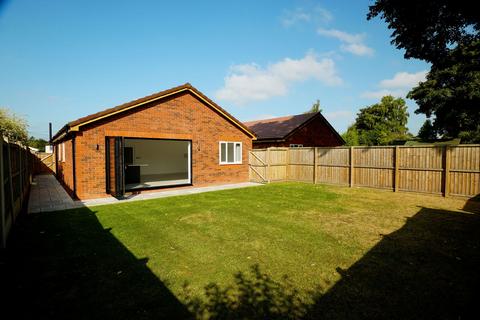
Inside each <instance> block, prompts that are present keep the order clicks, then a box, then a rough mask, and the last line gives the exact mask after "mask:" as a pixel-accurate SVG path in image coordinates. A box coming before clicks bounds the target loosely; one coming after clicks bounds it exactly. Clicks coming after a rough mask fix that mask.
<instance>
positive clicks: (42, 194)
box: [28, 175, 262, 213]
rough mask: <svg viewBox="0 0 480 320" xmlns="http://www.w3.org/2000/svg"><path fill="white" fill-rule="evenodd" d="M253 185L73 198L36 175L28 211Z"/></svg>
mask: <svg viewBox="0 0 480 320" xmlns="http://www.w3.org/2000/svg"><path fill="white" fill-rule="evenodd" d="M254 186H262V184H260V183H255V182H243V183H231V184H223V185H216V186H209V187H185V188H182V189H173V190H168V189H162V190H160V191H156V192H148V193H139V194H131V195H127V196H126V197H125V198H124V199H121V200H119V199H117V198H114V197H111V196H109V197H106V198H99V199H92V200H73V199H72V198H71V197H70V195H69V194H68V193H67V192H66V191H65V189H64V188H63V187H62V186H61V184H60V183H59V182H58V181H57V179H56V178H55V177H54V176H53V175H37V176H35V177H34V178H33V183H32V188H31V190H30V198H29V201H28V213H38V212H48V211H59V210H65V209H73V208H80V207H93V206H99V205H105V204H113V203H122V202H130V201H141V200H151V199H157V198H165V197H173V196H179V195H188V194H196V193H202V192H211V191H219V190H228V189H237V188H246V187H254Z"/></svg>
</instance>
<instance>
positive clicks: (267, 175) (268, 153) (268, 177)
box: [265, 148, 270, 183]
mask: <svg viewBox="0 0 480 320" xmlns="http://www.w3.org/2000/svg"><path fill="white" fill-rule="evenodd" d="M266 159H267V172H265V178H266V179H267V183H270V148H267V156H266Z"/></svg>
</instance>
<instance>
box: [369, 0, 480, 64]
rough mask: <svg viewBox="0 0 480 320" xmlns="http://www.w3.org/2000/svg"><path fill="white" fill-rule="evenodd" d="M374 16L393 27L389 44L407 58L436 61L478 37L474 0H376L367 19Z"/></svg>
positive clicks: (478, 20) (476, 11) (479, 27)
mask: <svg viewBox="0 0 480 320" xmlns="http://www.w3.org/2000/svg"><path fill="white" fill-rule="evenodd" d="M377 16H379V17H380V18H382V19H384V20H385V22H386V23H387V24H388V28H389V29H392V30H393V33H392V35H391V38H392V44H393V45H395V46H396V47H397V48H398V49H404V50H405V58H407V59H409V58H416V59H421V60H425V61H428V62H431V63H437V62H439V61H442V60H443V59H444V58H445V57H446V56H447V55H448V53H449V52H450V51H451V49H452V48H454V47H456V46H457V45H459V44H467V43H470V42H472V41H474V40H480V35H479V31H480V19H479V14H478V9H477V4H476V2H475V1H468V0H456V1H452V0H435V1H418V0H376V1H375V3H374V4H373V5H372V6H370V7H369V13H368V15H367V19H369V20H370V19H372V18H374V17H377Z"/></svg>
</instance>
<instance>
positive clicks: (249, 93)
mask: <svg viewBox="0 0 480 320" xmlns="http://www.w3.org/2000/svg"><path fill="white" fill-rule="evenodd" d="M309 79H315V80H318V81H320V82H321V83H323V84H326V85H329V86H335V85H339V84H341V83H342V79H341V78H340V77H339V76H338V74H337V71H336V68H335V62H334V61H333V60H332V59H330V58H322V59H319V58H318V57H317V56H316V55H315V54H314V53H313V52H309V53H307V54H306V55H305V57H303V58H301V59H298V60H296V59H290V58H285V59H283V60H281V61H279V62H276V63H274V64H271V65H269V66H268V67H266V68H262V67H260V66H259V65H257V64H254V63H251V64H242V65H234V66H232V67H231V68H230V73H229V74H228V75H227V76H226V77H225V84H224V86H223V88H221V89H220V90H218V91H217V92H216V94H215V96H216V98H217V99H219V100H224V101H231V102H233V103H236V104H245V103H247V102H250V101H260V100H266V99H269V98H271V97H275V96H283V95H286V94H287V93H288V89H289V87H290V86H291V85H292V84H293V83H295V82H301V81H305V80H309Z"/></svg>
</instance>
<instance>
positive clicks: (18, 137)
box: [0, 108, 28, 143]
mask: <svg viewBox="0 0 480 320" xmlns="http://www.w3.org/2000/svg"><path fill="white" fill-rule="evenodd" d="M0 135H3V136H4V137H7V138H8V140H9V141H15V142H22V143H26V142H27V139H28V132H27V121H26V120H25V119H24V118H23V117H20V116H18V115H16V114H15V113H13V112H12V111H10V110H9V109H7V108H0Z"/></svg>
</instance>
